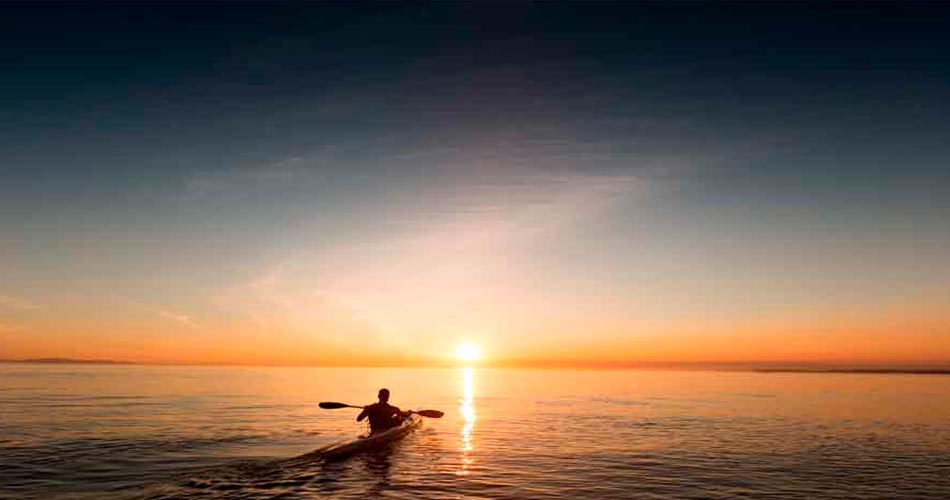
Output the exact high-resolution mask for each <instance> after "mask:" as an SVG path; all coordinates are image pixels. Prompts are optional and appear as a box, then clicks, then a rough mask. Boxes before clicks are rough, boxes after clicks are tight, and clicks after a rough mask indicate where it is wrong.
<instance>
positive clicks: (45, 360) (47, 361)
mask: <svg viewBox="0 0 950 500" xmlns="http://www.w3.org/2000/svg"><path fill="white" fill-rule="evenodd" d="M2 361H3V362H4V363H37V364H61V365H137V364H138V363H135V362H133V361H117V360H114V359H73V358H32V359H4V360H2Z"/></svg>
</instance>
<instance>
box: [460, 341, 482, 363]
mask: <svg viewBox="0 0 950 500" xmlns="http://www.w3.org/2000/svg"><path fill="white" fill-rule="evenodd" d="M455 357H457V358H458V359H459V360H461V361H465V362H466V363H471V362H473V361H478V359H479V358H481V357H482V350H481V349H479V348H478V346H476V345H475V344H471V343H468V342H466V343H464V344H459V346H458V347H456V348H455Z"/></svg>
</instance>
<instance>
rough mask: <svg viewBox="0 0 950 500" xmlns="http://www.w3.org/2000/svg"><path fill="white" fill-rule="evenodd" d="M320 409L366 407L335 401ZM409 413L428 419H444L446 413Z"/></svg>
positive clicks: (325, 403) (423, 411) (323, 404)
mask: <svg viewBox="0 0 950 500" xmlns="http://www.w3.org/2000/svg"><path fill="white" fill-rule="evenodd" d="M320 408H323V409H325V410H336V409H338V408H360V409H363V408H365V407H364V406H356V405H348V404H346V403H336V402H333V401H324V402H322V403H320ZM409 413H415V414H417V415H422V416H423V417H428V418H442V415H444V413H442V412H441V411H439V410H419V411H413V410H409Z"/></svg>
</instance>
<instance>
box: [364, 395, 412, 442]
mask: <svg viewBox="0 0 950 500" xmlns="http://www.w3.org/2000/svg"><path fill="white" fill-rule="evenodd" d="M408 416H409V412H404V411H402V410H400V409H399V408H396V407H395V406H392V405H390V404H389V389H380V390H379V402H378V403H373V404H371V405H369V406H365V407H363V411H362V412H360V414H359V416H358V417H356V421H357V422H362V421H363V419H364V418H366V417H369V429H370V432H371V433H377V432H381V431H384V430H386V429H391V428H393V427H396V426H397V425H399V424H400V423H401V422H402V420H403V419H404V418H406V417H408Z"/></svg>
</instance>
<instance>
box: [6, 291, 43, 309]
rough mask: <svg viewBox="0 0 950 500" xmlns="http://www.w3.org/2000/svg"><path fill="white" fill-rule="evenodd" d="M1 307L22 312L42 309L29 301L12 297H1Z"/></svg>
mask: <svg viewBox="0 0 950 500" xmlns="http://www.w3.org/2000/svg"><path fill="white" fill-rule="evenodd" d="M0 306H3V307H8V308H11V309H17V310H20V311H33V310H36V309H39V308H40V306H39V305H38V304H35V303H33V302H30V301H29V300H26V299H24V298H22V297H14V296H11V295H0Z"/></svg>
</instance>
